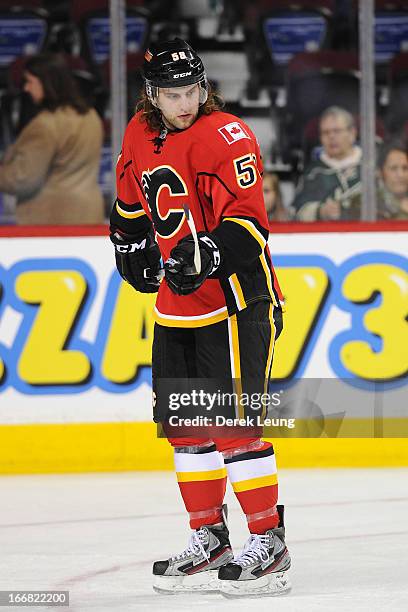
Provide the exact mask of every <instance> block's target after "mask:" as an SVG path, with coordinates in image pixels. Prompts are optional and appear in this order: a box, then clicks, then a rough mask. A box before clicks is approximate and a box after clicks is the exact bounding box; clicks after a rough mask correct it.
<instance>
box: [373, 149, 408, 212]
mask: <svg viewBox="0 0 408 612" xmlns="http://www.w3.org/2000/svg"><path fill="white" fill-rule="evenodd" d="M378 166H379V170H378V174H379V176H378V190H377V211H378V215H377V216H378V219H408V153H407V150H406V147H405V146H404V145H403V144H402V143H399V142H392V143H389V144H387V145H385V146H384V147H383V149H382V150H381V151H380V155H379V160H378Z"/></svg>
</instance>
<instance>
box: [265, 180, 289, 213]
mask: <svg viewBox="0 0 408 612" xmlns="http://www.w3.org/2000/svg"><path fill="white" fill-rule="evenodd" d="M263 195H264V201H265V208H266V212H267V214H268V221H269V223H274V222H275V221H289V214H288V211H287V210H286V208H285V206H284V204H283V201H282V194H281V189H280V182H279V177H278V175H277V174H274V173H272V172H264V175H263Z"/></svg>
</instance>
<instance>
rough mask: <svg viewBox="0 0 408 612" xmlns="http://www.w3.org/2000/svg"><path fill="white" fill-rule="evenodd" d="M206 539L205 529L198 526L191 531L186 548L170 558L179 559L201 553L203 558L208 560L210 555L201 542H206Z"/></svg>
mask: <svg viewBox="0 0 408 612" xmlns="http://www.w3.org/2000/svg"><path fill="white" fill-rule="evenodd" d="M207 539H208V533H207V530H206V529H203V528H200V529H198V530H197V531H193V533H192V534H191V537H190V541H189V543H188V546H187V548H186V549H185V550H183V552H182V553H179V554H178V555H173V556H172V560H173V561H180V560H181V559H185V558H186V557H189V556H190V555H194V556H196V557H198V556H199V555H200V554H202V555H203V557H204V558H205V560H206V561H208V562H209V559H210V555H209V554H208V553H207V551H206V550H205V548H204V546H203V544H205V543H206V542H207Z"/></svg>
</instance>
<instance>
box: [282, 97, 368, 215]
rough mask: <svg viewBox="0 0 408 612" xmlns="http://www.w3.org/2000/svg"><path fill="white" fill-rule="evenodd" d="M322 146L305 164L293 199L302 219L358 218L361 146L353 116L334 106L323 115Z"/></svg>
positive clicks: (321, 128)
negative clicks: (357, 138) (312, 159)
mask: <svg viewBox="0 0 408 612" xmlns="http://www.w3.org/2000/svg"><path fill="white" fill-rule="evenodd" d="M319 130H320V141H321V144H322V150H321V152H320V153H319V156H318V159H317V160H316V161H314V162H312V163H311V164H310V165H309V167H307V168H306V170H305V173H304V176H303V177H302V179H301V181H300V183H299V185H298V187H297V190H296V195H295V199H294V201H293V205H292V206H293V208H294V211H295V214H296V219H298V220H300V221H334V220H338V219H359V218H360V205H361V172H360V171H361V148H360V147H359V146H358V145H356V136H357V130H356V127H355V124H354V119H353V116H352V115H351V114H350V113H349V112H348V111H346V110H344V109H343V108H340V107H337V106H331V107H330V108H328V109H326V110H325V111H324V113H323V114H322V115H321V117H320V122H319Z"/></svg>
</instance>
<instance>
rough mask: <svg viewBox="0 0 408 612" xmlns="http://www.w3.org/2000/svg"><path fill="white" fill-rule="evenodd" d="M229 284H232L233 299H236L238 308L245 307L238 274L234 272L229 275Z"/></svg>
mask: <svg viewBox="0 0 408 612" xmlns="http://www.w3.org/2000/svg"><path fill="white" fill-rule="evenodd" d="M229 281H230V284H231V285H232V286H233V290H234V296H235V299H236V300H237V301H238V303H237V306H238V308H239V310H243V309H244V308H245V307H246V301H245V298H244V294H243V291H242V287H241V284H240V282H239V280H238V276H237V275H236V274H235V273H234V274H231V276H230V277H229Z"/></svg>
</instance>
